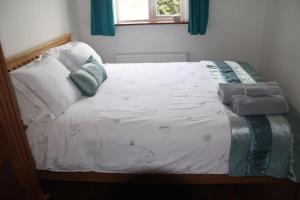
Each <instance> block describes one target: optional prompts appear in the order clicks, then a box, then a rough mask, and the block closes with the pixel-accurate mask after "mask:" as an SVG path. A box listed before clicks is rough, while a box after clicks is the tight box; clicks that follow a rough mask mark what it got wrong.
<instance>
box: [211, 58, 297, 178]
mask: <svg viewBox="0 0 300 200" xmlns="http://www.w3.org/2000/svg"><path fill="white" fill-rule="evenodd" d="M210 63H211V64H210V65H207V67H208V69H209V71H210V73H211V76H212V78H213V79H214V80H216V81H217V82H218V83H221V82H223V83H224V82H225V83H257V82H262V81H263V80H262V79H261V78H260V77H259V76H258V75H257V73H256V72H255V70H254V69H253V68H252V67H251V66H250V65H248V64H247V63H244V62H229V61H228V62H224V61H214V62H210ZM225 107H226V106H225ZM226 111H227V115H228V118H229V120H230V126H231V148H230V159H229V175H230V176H272V177H276V178H289V179H291V180H292V181H294V182H300V115H299V113H298V112H297V111H296V110H295V109H294V108H293V106H292V105H290V111H289V113H287V114H286V115H260V116H245V117H242V116H238V115H236V114H235V113H233V112H231V110H230V109H229V108H227V107H226ZM297 144H298V145H297Z"/></svg>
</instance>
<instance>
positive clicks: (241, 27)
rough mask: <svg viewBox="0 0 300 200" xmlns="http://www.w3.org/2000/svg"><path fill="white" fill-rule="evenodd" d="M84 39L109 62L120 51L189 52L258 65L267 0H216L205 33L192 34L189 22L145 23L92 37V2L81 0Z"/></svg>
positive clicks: (192, 55)
mask: <svg viewBox="0 0 300 200" xmlns="http://www.w3.org/2000/svg"><path fill="white" fill-rule="evenodd" d="M77 4H78V5H77V7H78V14H79V23H80V26H81V27H80V36H81V40H82V41H84V42H87V43H89V44H90V45H92V46H93V47H94V48H95V49H96V50H97V51H98V52H99V53H100V54H101V56H102V58H103V60H104V61H105V62H114V55H115V54H117V53H137V52H172V51H173V52H174V51H175V52H176V51H180V52H182V51H187V52H188V53H189V56H190V61H200V60H203V59H225V60H243V61H247V62H249V63H250V64H252V65H253V66H254V67H256V68H257V67H258V66H259V64H260V52H261V43H262V34H263V25H264V24H263V21H264V12H265V9H266V1H265V0H212V1H210V4H211V5H210V19H209V25H208V32H207V35H205V36H191V35H190V34H188V33H187V25H145V26H122V27H117V28H116V37H104V36H91V34H90V1H89V0H77Z"/></svg>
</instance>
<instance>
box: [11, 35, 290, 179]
mask: <svg viewBox="0 0 300 200" xmlns="http://www.w3.org/2000/svg"><path fill="white" fill-rule="evenodd" d="M71 41H72V34H71V33H67V34H64V35H62V36H60V37H58V38H55V39H53V40H51V41H49V42H46V43H44V44H41V45H39V46H37V47H35V48H32V49H29V50H27V51H25V52H23V53H20V54H18V55H15V56H13V57H10V58H7V59H6V63H7V70H8V71H12V70H14V69H17V68H20V67H22V66H23V65H25V64H27V63H29V62H31V61H33V60H35V59H37V58H38V57H39V55H40V54H42V53H44V52H45V51H47V50H48V49H50V48H52V47H56V46H59V45H62V44H65V43H68V42H71ZM37 173H38V177H39V178H40V179H41V180H63V181H81V182H102V183H130V182H135V183H137V182H138V183H176V184H262V183H277V184H293V183H292V182H291V181H289V180H287V179H276V178H272V177H242V178H239V177H230V176H228V175H201V174H190V175H186V174H159V173H157V174H116V173H95V172H51V171H40V170H38V171H37Z"/></svg>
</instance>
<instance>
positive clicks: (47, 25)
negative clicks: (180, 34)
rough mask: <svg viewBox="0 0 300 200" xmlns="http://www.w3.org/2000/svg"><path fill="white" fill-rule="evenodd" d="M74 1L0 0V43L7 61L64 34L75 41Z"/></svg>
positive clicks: (76, 24)
mask: <svg viewBox="0 0 300 200" xmlns="http://www.w3.org/2000/svg"><path fill="white" fill-rule="evenodd" d="M76 6H77V5H76V4H75V3H74V1H73V0H1V1H0V41H1V44H2V48H3V49H4V54H5V56H6V57H8V56H12V55H15V54H17V53H19V52H22V51H24V50H26V49H29V48H31V47H34V46H36V45H38V44H40V43H43V42H45V41H48V40H51V39H53V38H55V37H57V36H60V35H62V34H63V33H66V32H73V33H74V34H75V37H77V38H78V34H77V33H78V32H79V26H78V19H77V18H76V17H77V16H76V14H77V12H74V11H77V8H76Z"/></svg>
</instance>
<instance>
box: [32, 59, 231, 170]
mask: <svg viewBox="0 0 300 200" xmlns="http://www.w3.org/2000/svg"><path fill="white" fill-rule="evenodd" d="M207 64H208V63H207V62H197V63H155V64H154V63H146V64H107V65H105V69H106V71H107V74H108V79H107V80H106V81H105V82H104V84H103V85H102V86H101V87H100V88H99V90H98V92H97V94H96V96H94V97H90V98H82V99H81V100H79V101H78V102H76V103H75V104H73V105H72V106H71V107H70V108H69V109H68V110H67V111H66V112H65V113H64V114H62V115H61V116H59V117H58V118H57V119H56V120H49V121H42V122H38V123H32V124H30V125H29V127H28V129H27V137H28V141H29V145H30V148H31V150H32V154H33V157H34V160H35V163H36V167H37V169H39V170H50V171H67V172H72V171H80V172H86V171H94V172H104V173H152V172H155V173H172V174H227V173H228V165H229V164H228V160H229V151H230V144H231V132H230V124H229V119H228V117H227V115H226V111H225V108H224V106H223V105H222V104H221V103H220V101H219V99H218V95H217V83H216V82H215V81H214V80H213V79H212V77H211V75H210V73H209V71H208V68H207V67H206V65H207Z"/></svg>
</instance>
